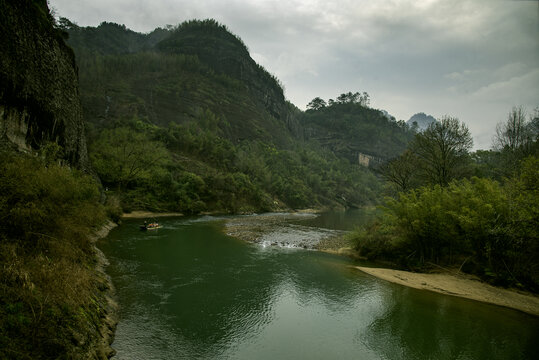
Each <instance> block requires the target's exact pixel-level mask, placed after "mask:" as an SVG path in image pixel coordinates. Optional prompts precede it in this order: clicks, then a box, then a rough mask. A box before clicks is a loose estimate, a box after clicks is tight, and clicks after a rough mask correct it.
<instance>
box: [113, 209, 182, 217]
mask: <svg viewBox="0 0 539 360" xmlns="http://www.w3.org/2000/svg"><path fill="white" fill-rule="evenodd" d="M165 216H183V214H182V213H177V212H169V213H155V212H151V211H132V212H130V213H124V214H122V219H144V218H154V217H165Z"/></svg>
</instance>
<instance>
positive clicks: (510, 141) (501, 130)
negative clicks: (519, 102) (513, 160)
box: [493, 106, 530, 151]
mask: <svg viewBox="0 0 539 360" xmlns="http://www.w3.org/2000/svg"><path fill="white" fill-rule="evenodd" d="M529 135H530V134H529V132H528V129H527V121H526V112H525V111H524V109H523V108H522V106H515V107H513V109H512V110H511V112H510V113H509V115H508V117H507V120H506V121H505V122H500V123H498V124H497V125H496V134H495V135H494V141H493V142H494V144H493V145H494V148H495V149H496V150H503V149H509V150H512V151H515V150H517V149H519V148H520V147H522V146H524V145H525V144H526V142H528V141H529Z"/></svg>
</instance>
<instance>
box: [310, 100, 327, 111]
mask: <svg viewBox="0 0 539 360" xmlns="http://www.w3.org/2000/svg"><path fill="white" fill-rule="evenodd" d="M325 107H326V102H325V101H324V99H321V98H320V97H315V98H314V99H312V100H311V102H310V103H308V104H307V109H310V110H320V109H322V108H325Z"/></svg>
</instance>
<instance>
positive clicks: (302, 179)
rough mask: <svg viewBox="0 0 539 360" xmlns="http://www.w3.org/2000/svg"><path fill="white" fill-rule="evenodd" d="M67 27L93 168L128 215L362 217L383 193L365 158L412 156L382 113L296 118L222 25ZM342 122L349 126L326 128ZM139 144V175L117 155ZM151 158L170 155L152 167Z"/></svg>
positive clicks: (332, 111) (340, 111)
mask: <svg viewBox="0 0 539 360" xmlns="http://www.w3.org/2000/svg"><path fill="white" fill-rule="evenodd" d="M62 26H63V28H64V29H65V30H66V31H67V32H68V33H69V35H70V38H69V43H70V44H71V46H73V48H74V51H75V54H76V58H77V63H78V65H79V69H80V71H79V74H80V89H81V98H82V104H83V111H84V118H85V121H86V123H87V125H88V128H89V131H88V134H89V138H90V142H91V146H90V150H91V157H92V160H93V163H94V165H95V167H96V170H97V171H98V173H99V174H100V176H101V179H102V181H103V182H104V184H105V186H107V187H108V188H109V189H111V190H110V191H113V190H112V189H114V192H115V193H117V194H120V197H121V200H122V203H123V206H124V208H125V209H126V210H129V209H135V208H147V209H152V210H176V211H183V212H194V213H196V212H200V211H207V210H212V211H225V212H238V211H260V210H272V209H278V208H283V207H306V206H360V205H362V204H367V203H373V202H375V201H376V197H377V195H376V194H377V192H378V189H379V184H378V180H377V179H376V177H375V176H374V175H373V174H372V173H371V172H370V171H369V170H368V169H366V168H362V167H360V166H359V165H358V163H357V157H358V152H364V153H366V154H370V155H375V156H380V157H382V156H385V155H386V153H388V154H394V153H396V152H398V151H400V150H401V148H404V146H403V145H402V143H404V142H405V141H406V136H405V135H403V134H401V133H402V129H400V128H399V126H398V125H397V124H396V123H395V122H394V121H392V120H391V119H388V118H387V117H385V116H384V115H383V114H382V113H381V112H379V111H375V110H372V109H369V108H367V107H365V106H355V105H354V106H346V105H342V106H341V105H338V106H337V105H336V106H335V107H331V108H328V109H326V110H324V111H320V112H317V113H316V114H315V113H309V112H307V113H303V112H301V111H300V110H298V109H297V108H296V107H295V106H294V105H292V104H290V103H289V102H287V101H286V99H285V97H284V93H283V89H282V86H281V85H280V83H279V81H278V80H277V79H276V78H275V77H274V76H272V75H271V74H270V73H268V71H266V70H265V69H264V68H263V67H261V66H259V65H258V64H256V62H255V61H254V60H253V59H252V58H251V56H250V54H249V52H248V49H247V46H246V45H245V44H244V43H243V42H242V41H241V39H240V38H239V37H237V36H236V35H234V34H232V33H230V32H229V31H228V30H227V28H226V27H225V26H224V25H221V24H219V23H217V22H216V21H214V20H202V21H199V20H193V21H188V22H185V23H183V24H180V25H179V26H177V27H174V28H171V27H169V28H168V29H166V30H165V29H156V30H154V31H153V32H152V33H150V34H137V33H135V32H133V31H131V30H129V29H126V28H125V27H124V26H120V25H114V24H110V23H103V24H101V25H100V26H98V27H97V28H92V27H85V28H82V27H78V26H76V25H75V24H72V23H70V22H69V21H67V20H63V21H62ZM350 119H354V120H352V121H349V120H350ZM335 121H337V122H341V123H342V124H343V125H342V126H339V127H334V126H333V127H332V126H330V125H328V124H330V122H335ZM357 124H363V125H364V126H363V125H362V126H359V127H357V126H356V125H357ZM358 134H360V135H361V136H358ZM328 136H329V137H330V138H331V141H329V142H328V141H327V138H328ZM129 138H137V139H139V140H138V141H137V142H138V143H139V144H144V146H142V145H140V146H139V149H132V152H133V153H138V154H140V161H139V162H142V163H146V164H148V165H147V166H144V170H143V171H137V173H136V174H134V173H129V172H127V171H126V170H125V169H126V168H129V166H126V164H125V162H126V161H128V160H127V159H121V158H120V156H119V154H120V151H119V149H118V148H117V147H114V146H110V145H109V144H111V143H112V144H124V143H125V144H126V145H125V146H132V145H133V144H132V143H129V141H128V140H127V139H129ZM385 141H390V142H392V143H391V144H390V145H388V148H389V149H385V148H384V145H383V143H384V142H385ZM118 146H120V145H118ZM122 146H123V145H122ZM149 148H151V149H153V150H152V151H148V150H143V149H149ZM144 153H146V154H149V153H154V154H161V155H160V156H158V157H157V156H156V157H155V159H154V160H155V161H152V157H151V156H146V155H143V154H144ZM143 159H145V160H144V161H143ZM131 167H132V166H131Z"/></svg>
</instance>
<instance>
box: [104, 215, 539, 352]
mask: <svg viewBox="0 0 539 360" xmlns="http://www.w3.org/2000/svg"><path fill="white" fill-rule="evenodd" d="M331 218H333V220H331ZM318 219H319V222H318V223H317V221H315V220H313V219H312V218H310V219H306V220H305V226H309V227H311V228H312V229H316V226H324V227H334V228H339V229H346V228H349V221H348V220H347V217H344V219H345V220H344V222H343V221H340V220H339V218H338V217H337V218H335V216H333V217H332V216H327V215H323V216H321V217H319V218H318ZM328 219H329V220H328ZM335 219H337V220H335ZM218 220H219V219H216V218H212V217H193V218H163V219H161V221H160V222H161V223H162V225H163V228H161V229H159V230H157V231H154V232H142V231H140V230H139V229H138V224H139V222H140V221H137V220H127V221H124V223H123V224H122V225H121V226H119V227H118V228H116V229H114V230H112V231H111V233H110V234H109V236H108V237H107V238H105V239H103V240H102V241H101V242H100V244H99V246H100V248H101V249H102V250H103V251H104V253H105V255H106V256H107V257H108V259H109V260H110V263H111V264H110V266H109V267H108V268H107V272H108V273H109V274H110V276H111V277H112V280H113V282H114V284H115V286H116V290H117V296H118V302H119V305H120V313H119V316H120V321H119V324H118V327H117V331H116V338H115V341H114V343H113V344H112V346H113V348H114V349H115V350H116V351H117V355H116V356H115V357H114V359H117V360H120V359H122V360H123V359H126V360H127V359H129V360H131V359H145V360H150V359H160V360H161V359H249V360H252V359H272V360H273V359H532V358H534V357H535V356H537V354H539V343H538V342H537V339H538V335H539V319H538V318H537V317H533V316H530V315H527V314H524V313H520V312H518V311H514V310H510V309H506V308H501V307H497V306H494V305H488V304H483V303H479V302H475V301H472V300H466V299H461V298H456V297H451V296H445V295H441V294H436V293H431V292H427V291H421V290H416V289H411V288H406V287H403V286H400V285H396V284H392V283H388V282H385V281H382V280H378V279H376V278H373V277H371V276H370V275H367V274H363V273H361V272H359V271H357V270H356V269H353V268H352V267H351V266H350V265H353V264H354V263H353V262H352V261H351V260H349V259H347V258H343V257H339V256H335V255H330V254H326V253H321V252H317V251H313V250H303V249H296V248H288V247H284V248H283V247H276V246H263V245H261V244H250V243H246V242H244V241H241V240H238V239H235V238H232V237H229V236H226V235H225V234H224V233H223V231H222V226H223V225H222V222H220V221H218ZM298 223H301V222H296V224H298ZM343 223H344V224H345V225H343ZM321 231H322V230H321ZM323 231H326V230H323Z"/></svg>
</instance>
